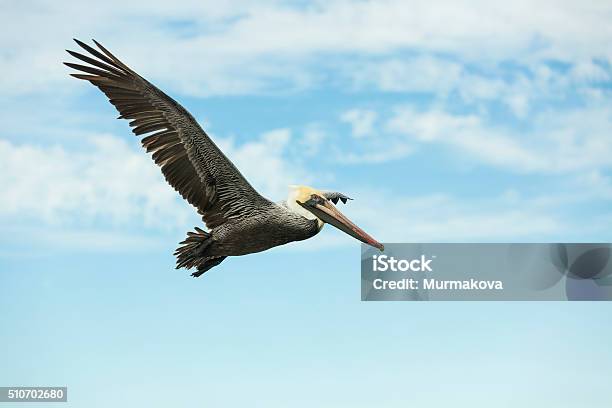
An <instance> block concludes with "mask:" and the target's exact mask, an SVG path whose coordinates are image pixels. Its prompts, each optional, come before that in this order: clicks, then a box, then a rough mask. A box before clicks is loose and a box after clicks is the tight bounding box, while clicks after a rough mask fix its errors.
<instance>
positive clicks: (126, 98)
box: [64, 39, 384, 277]
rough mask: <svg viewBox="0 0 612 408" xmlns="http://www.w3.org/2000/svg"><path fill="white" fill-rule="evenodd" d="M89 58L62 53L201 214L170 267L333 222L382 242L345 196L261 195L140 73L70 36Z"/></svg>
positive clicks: (298, 190)
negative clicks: (349, 211) (347, 210)
mask: <svg viewBox="0 0 612 408" xmlns="http://www.w3.org/2000/svg"><path fill="white" fill-rule="evenodd" d="M75 41H76V43H77V44H78V45H79V46H80V47H81V48H83V49H84V50H85V51H86V52H87V55H85V54H81V53H78V52H74V51H70V50H67V51H68V53H69V54H70V55H72V56H73V57H75V58H77V59H78V60H80V61H79V62H82V63H85V64H87V65H83V64H82V63H79V64H76V63H73V62H65V63H64V64H66V65H67V66H68V67H70V68H73V69H75V70H77V71H80V72H79V73H72V74H70V75H71V76H73V77H75V78H78V79H83V80H85V81H89V82H90V83H92V84H93V85H95V86H96V87H98V89H100V90H101V91H102V92H103V93H104V94H105V95H106V96H107V97H108V99H109V100H110V103H112V104H113V105H114V106H115V108H116V109H117V111H119V114H120V116H119V119H127V120H129V121H130V122H129V125H130V126H131V127H132V132H133V133H134V134H135V135H137V136H140V137H142V140H141V142H142V145H143V147H144V148H145V149H146V151H147V152H148V153H152V158H153V161H155V163H156V164H157V165H158V166H159V167H161V171H162V173H163V174H164V177H165V178H166V181H167V182H168V183H169V184H170V185H171V186H172V187H173V188H174V189H175V190H176V191H177V192H178V193H179V194H180V195H181V196H182V197H183V198H184V199H185V200H187V201H188V202H189V203H190V204H191V205H193V206H194V207H195V208H196V209H197V210H198V213H199V214H200V215H201V216H202V220H203V221H204V223H205V224H206V227H207V229H208V231H205V230H203V229H202V228H199V227H195V231H193V232H188V233H187V238H186V239H185V240H184V241H183V242H181V243H180V244H179V245H180V246H179V247H178V248H177V250H176V252H175V253H174V254H175V255H176V257H177V264H176V268H177V269H178V268H182V267H184V268H187V269H192V268H195V269H196V271H195V272H193V273H192V276H194V277H198V276H200V275H202V274H203V273H204V272H206V271H208V270H209V269H211V268H212V267H214V266H217V265H219V264H220V263H221V262H223V260H224V259H225V258H227V257H228V256H239V255H246V254H251V253H255V252H261V251H265V250H267V249H270V248H272V247H275V246H278V245H283V244H287V243H289V242H293V241H301V240H304V239H308V238H311V237H313V236H315V235H316V234H318V233H319V231H321V229H322V228H323V226H324V225H325V224H326V223H327V224H331V225H333V226H334V227H336V228H338V229H340V230H341V231H344V232H345V233H347V234H348V235H351V236H352V237H354V238H356V239H358V240H360V241H362V242H365V243H366V244H369V245H371V246H373V247H376V248H378V249H380V250H381V251H382V250H383V249H384V247H383V245H382V244H381V243H379V242H378V241H376V240H375V239H374V238H372V237H371V236H370V235H368V234H367V233H365V232H364V231H363V230H362V229H361V228H359V227H358V226H356V225H355V224H354V223H353V222H351V221H350V220H349V219H348V218H347V217H346V216H344V215H343V214H342V213H341V212H340V211H339V210H338V209H337V208H336V207H335V206H334V204H337V203H338V201H342V202H343V203H346V202H347V200H350V198H349V197H347V196H346V195H344V194H342V193H338V192H329V191H320V190H317V189H314V188H312V187H308V186H290V188H289V195H288V197H287V199H286V200H284V201H281V202H273V201H270V200H268V199H267V198H264V197H263V196H262V195H261V194H259V193H258V192H257V191H256V190H255V189H254V188H253V187H252V186H251V185H250V184H249V182H248V181H247V180H246V179H245V178H244V176H243V175H242V174H240V172H239V171H238V169H237V168H236V167H235V166H234V164H233V163H232V162H231V161H230V160H229V159H228V158H227V157H225V155H224V154H223V152H222V151H221V150H220V149H219V148H218V147H217V145H215V143H214V142H213V141H212V140H211V139H210V137H209V136H208V135H207V134H206V132H204V130H203V129H202V128H201V127H200V125H199V124H198V123H197V122H196V121H195V119H194V118H193V116H191V114H190V113H189V112H188V111H187V110H186V109H185V108H183V107H182V106H181V105H180V104H178V103H177V102H176V101H175V100H174V99H172V98H171V97H169V96H168V95H166V94H165V93H164V92H162V91H161V90H159V89H158V88H157V87H156V86H154V85H153V84H151V83H150V82H148V81H147V80H146V79H144V78H143V77H141V76H140V75H138V74H137V73H136V72H134V71H133V70H132V69H130V68H129V67H128V66H127V65H125V64H124V63H123V62H121V61H120V60H119V59H118V58H117V57H115V56H114V55H113V54H111V53H110V52H109V51H108V50H107V49H106V48H104V47H103V46H102V45H100V44H99V43H98V42H96V41H95V40H93V42H94V43H95V45H96V46H97V47H98V49H95V48H93V47H92V46H89V45H87V44H85V43H83V42H82V41H79V40H77V39H75Z"/></svg>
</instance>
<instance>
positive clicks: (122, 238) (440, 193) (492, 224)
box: [0, 0, 612, 407]
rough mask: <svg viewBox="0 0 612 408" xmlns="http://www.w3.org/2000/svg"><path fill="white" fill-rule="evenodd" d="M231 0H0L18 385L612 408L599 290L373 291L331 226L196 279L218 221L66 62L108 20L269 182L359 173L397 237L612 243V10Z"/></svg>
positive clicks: (218, 399) (370, 203)
mask: <svg viewBox="0 0 612 408" xmlns="http://www.w3.org/2000/svg"><path fill="white" fill-rule="evenodd" d="M216 3H217V2H212V1H193V2H191V1H175V2H171V3H168V2H150V1H149V2H140V1H135V2H129V4H127V3H126V2H119V1H115V0H112V1H107V2H104V4H96V5H95V6H94V5H91V4H86V3H77V2H68V1H55V2H48V1H38V2H33V3H27V4H26V3H23V4H21V3H20V4H17V3H14V4H9V3H7V4H4V5H1V6H0V23H2V26H3V31H2V34H0V50H1V51H0V70H1V72H2V73H3V75H2V76H1V77H0V89H1V92H2V98H0V119H2V123H3V128H2V131H1V132H0V155H1V156H2V160H1V161H0V183H1V184H2V185H3V186H5V188H3V189H1V191H0V221H1V222H0V231H1V233H0V243H1V247H0V310H2V313H0V324H2V327H3V328H4V330H3V331H2V333H3V335H2V336H0V346H2V347H0V350H1V351H0V359H1V361H2V362H3V364H2V367H3V369H1V370H0V385H20V384H24V385H30V384H32V385H34V384H39V385H44V384H62V385H63V384H65V385H68V387H69V393H70V402H69V404H68V405H69V406H75V407H81V406H83V407H84V406H87V407H95V406H101V407H102V406H110V405H113V406H133V405H147V406H152V407H154V406H160V407H161V406H168V405H170V404H172V405H176V406H194V405H195V406H211V405H213V406H228V407H231V406H244V405H247V404H248V405H250V406H262V407H273V406H287V405H288V404H289V403H290V404H291V405H292V406H312V405H314V404H316V405H318V406H330V407H332V406H333V407H338V406H351V407H356V406H371V405H373V404H376V405H380V406H388V407H395V406H398V407H399V406H405V405H406V403H408V402H411V403H413V404H414V405H415V406H421V407H439V406H445V407H446V406H457V407H463V406H466V407H467V406H470V407H474V406H490V405H491V403H492V401H499V404H495V405H496V406H501V407H504V406H508V407H510V406H516V405H527V406H531V405H539V406H555V407H574V406H590V407H604V406H605V407H608V406H610V402H611V397H610V396H609V393H608V392H607V389H608V386H609V384H608V381H606V379H607V378H609V373H610V369H611V368H612V353H611V352H610V351H609V350H610V349H609V347H608V343H609V340H608V339H609V338H610V337H611V336H612V330H611V329H610V325H609V324H607V323H606V322H607V321H608V320H609V315H610V312H611V311H612V310H611V308H610V307H609V306H608V305H606V304H589V303H584V304H578V303H574V304H569V303H567V304H562V303H549V304H537V303H499V304H491V303H486V304H485V303H452V304H450V303H449V304H444V303H440V304H435V303H425V304H412V303H388V304H371V303H361V302H360V301H359V294H360V292H359V283H360V282H359V246H358V243H357V242H356V241H354V240H352V239H350V238H348V237H346V236H344V235H342V234H341V233H338V232H336V231H333V230H332V228H329V227H328V228H325V229H324V230H323V231H322V233H321V234H320V235H319V236H317V237H315V238H314V239H312V240H310V241H307V242H303V243H297V244H293V245H288V246H286V247H280V248H276V249H273V250H271V251H269V252H266V253H262V254H257V255H252V256H248V257H241V258H235V259H229V260H227V261H225V262H224V263H223V264H221V265H220V266H219V267H216V268H215V269H214V270H212V271H211V272H210V273H207V274H206V275H204V276H203V277H202V278H200V279H196V280H194V279H192V278H190V277H189V276H188V274H187V273H185V272H184V271H175V270H174V269H173V265H174V259H173V257H172V252H173V250H174V248H175V246H176V244H177V243H178V241H180V240H182V239H183V237H184V235H185V232H186V231H187V230H190V229H191V228H192V227H193V226H194V225H199V220H198V217H197V216H196V214H195V213H194V211H193V210H192V209H191V208H190V207H189V206H188V205H187V204H186V203H184V202H183V201H181V200H180V199H179V197H178V196H177V195H176V194H175V193H174V192H173V191H172V189H171V188H169V187H168V186H167V185H166V184H165V183H164V181H163V178H162V176H161V174H160V172H159V170H158V169H157V168H156V167H155V166H154V165H153V164H152V162H151V160H150V159H149V158H148V157H147V155H146V154H145V153H144V152H142V151H141V149H140V147H139V143H138V141H137V139H136V138H135V137H133V136H132V135H131V133H130V132H129V129H128V126H127V124H126V123H123V122H120V121H117V120H114V118H115V117H116V116H117V114H116V113H115V111H114V110H113V108H112V106H110V104H108V102H107V101H106V100H105V98H104V97H103V95H101V94H100V93H99V92H98V91H97V90H96V89H95V88H93V87H91V86H89V85H88V84H86V83H81V82H79V81H76V80H73V79H71V78H69V77H68V76H67V72H68V70H67V69H66V67H64V66H62V65H61V61H64V60H66V59H67V58H68V56H67V54H65V52H64V49H66V48H71V49H74V48H75V47H76V46H75V45H73V43H72V41H71V38H73V37H77V38H80V39H83V40H87V39H89V38H96V39H97V40H98V41H100V42H102V43H103V44H104V45H105V46H106V47H107V48H109V49H110V50H112V51H113V52H114V53H115V54H116V55H118V56H119V57H120V58H122V59H123V60H124V62H126V63H127V64H128V65H130V66H131V67H132V68H134V69H135V70H136V71H137V72H139V73H140V74H141V75H143V76H144V77H146V78H147V79H149V80H151V81H152V82H154V83H155V84H157V85H158V86H159V87H160V88H162V89H163V90H165V91H166V92H167V93H169V94H170V95H172V96H173V97H175V98H176V99H178V100H179V101H180V102H181V103H182V104H183V105H184V106H185V107H186V108H187V109H188V110H190V111H191V112H192V113H193V114H194V116H195V117H196V118H197V119H198V120H199V121H200V123H201V124H202V125H203V127H204V128H205V129H206V130H207V131H208V132H209V134H211V136H212V137H213V138H214V140H215V141H216V142H217V143H218V145H219V146H220V147H221V148H222V149H223V150H224V151H225V152H226V153H227V155H228V156H229V157H230V158H231V159H232V160H233V161H234V162H235V163H236V164H237V166H238V167H239V168H240V169H241V171H242V172H243V174H244V175H245V176H246V177H247V178H248V179H249V180H250V181H251V183H252V184H253V185H254V186H255V187H256V188H257V189H259V190H260V191H261V192H262V193H264V194H265V195H267V196H268V197H270V198H272V199H275V200H280V199H283V198H284V197H286V194H287V186H288V185H289V184H310V185H313V186H315V187H317V188H322V189H334V190H338V191H341V192H343V193H345V194H347V195H349V196H351V197H353V198H355V200H354V201H352V202H350V204H349V205H347V206H346V207H344V208H343V210H344V212H345V213H346V214H347V215H349V216H350V217H351V218H352V219H354V220H355V221H356V222H358V224H361V225H363V226H364V229H366V230H367V231H368V232H371V233H372V235H373V236H374V237H376V238H377V239H379V240H380V241H382V242H542V241H543V242H548V241H550V242H575V241H578V242H593V241H602V242H609V241H610V239H611V238H610V232H609V225H610V222H611V221H612V212H610V203H611V201H612V178H611V177H612V172H611V171H610V170H611V167H612V141H611V136H610V135H611V133H612V132H611V131H612V110H611V107H612V104H611V102H612V91H611V89H612V88H611V86H612V65H611V59H612V48H611V45H610V44H612V41H611V40H612V26H611V25H610V23H609V21H610V17H611V16H612V7H610V5H609V4H607V2H538V3H537V4H531V3H532V2H521V1H519V2H513V3H512V4H509V3H506V2H500V3H491V2H481V1H469V2H441V1H438V2H394V1H383V2H376V3H374V2H367V1H359V2H348V1H331V2H313V3H309V2H258V4H257V5H255V4H253V3H252V2H224V4H223V5H219V4H216ZM26 28H27V29H26ZM17 32H18V33H20V34H19V35H18V36H15V35H14V33H17ZM6 186H8V188H7V187H6Z"/></svg>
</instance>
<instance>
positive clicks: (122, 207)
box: [0, 129, 308, 236]
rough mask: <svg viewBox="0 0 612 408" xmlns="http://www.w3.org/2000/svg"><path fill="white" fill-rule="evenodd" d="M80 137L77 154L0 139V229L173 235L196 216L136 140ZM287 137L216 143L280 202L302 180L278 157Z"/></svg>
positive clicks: (281, 133) (278, 133) (284, 133)
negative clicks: (27, 225)
mask: <svg viewBox="0 0 612 408" xmlns="http://www.w3.org/2000/svg"><path fill="white" fill-rule="evenodd" d="M86 138H87V140H88V141H89V142H88V143H86V144H85V146H84V147H83V149H81V150H66V149H65V148H63V147H61V146H47V147H43V146H39V145H33V144H13V143H11V142H8V141H6V140H4V139H0V156H1V157H3V158H4V159H3V160H2V161H1V162H0V184H1V185H3V186H8V188H6V187H5V188H3V189H2V190H1V191H0V218H1V219H2V220H3V221H4V224H5V225H4V227H5V228H8V227H9V226H10V225H11V223H12V220H14V219H17V220H20V222H27V221H32V222H35V223H37V224H38V223H41V225H46V226H50V227H57V230H58V231H61V228H62V227H64V228H67V229H68V232H69V230H70V229H71V228H78V229H81V228H85V227H86V228H98V229H102V230H104V229H105V228H107V227H108V228H111V227H112V228H119V227H125V228H128V227H133V226H135V225H136V226H144V227H150V228H154V229H157V230H161V231H164V230H165V231H174V230H177V229H188V228H190V227H191V226H192V225H191V223H192V222H194V220H197V219H198V217H197V216H195V210H194V209H192V208H191V206H190V205H188V204H187V203H186V202H184V201H183V200H182V199H181V198H180V196H179V195H178V193H176V192H174V190H173V189H172V188H171V187H170V186H169V185H168V184H166V182H165V181H164V179H163V177H162V175H161V172H160V171H159V169H158V168H157V166H155V164H154V163H153V162H152V161H151V159H150V158H149V157H147V154H145V153H144V152H143V151H141V149H139V148H137V147H136V144H137V142H136V141H135V140H134V143H133V145H130V144H128V143H127V142H126V141H124V140H123V139H119V138H117V137H115V136H111V135H89V136H87V137H86ZM290 138H291V134H290V131H289V130H287V129H279V130H275V131H271V132H267V133H264V134H263V135H261V137H260V138H259V139H257V140H254V141H251V142H248V143H244V144H241V145H236V144H235V143H234V142H233V141H232V140H231V139H220V138H216V140H217V142H218V144H219V146H221V148H222V149H223V150H224V152H225V153H226V155H227V156H228V157H229V158H230V159H231V160H232V161H233V162H234V163H235V164H236V166H237V167H238V168H239V169H241V171H242V173H243V174H244V175H245V177H246V178H247V179H248V180H249V181H250V182H251V183H252V184H253V185H254V186H255V188H257V189H258V190H259V191H260V192H261V193H262V194H264V195H267V196H269V197H270V198H271V199H273V200H280V199H283V198H284V197H285V196H286V194H287V186H288V185H289V184H291V183H295V182H296V181H302V182H305V183H306V182H308V178H306V180H304V179H303V177H305V176H304V174H306V172H303V171H302V170H301V168H300V166H299V165H295V164H293V165H290V163H289V162H288V161H286V160H285V154H286V148H287V145H288V143H289V140H290ZM300 178H302V180H300ZM61 232H62V236H73V235H74V234H72V235H71V234H68V235H66V234H67V233H68V232H67V231H61Z"/></svg>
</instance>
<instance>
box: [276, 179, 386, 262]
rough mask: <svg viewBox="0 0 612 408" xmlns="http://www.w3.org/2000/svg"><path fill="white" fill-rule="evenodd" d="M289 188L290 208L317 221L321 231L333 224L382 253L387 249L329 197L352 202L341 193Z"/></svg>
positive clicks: (309, 188) (300, 187)
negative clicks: (348, 216) (324, 226)
mask: <svg viewBox="0 0 612 408" xmlns="http://www.w3.org/2000/svg"><path fill="white" fill-rule="evenodd" d="M289 188H290V191H289V197H288V199H287V205H288V206H289V208H290V209H292V210H293V211H295V212H296V213H298V214H300V215H302V216H303V217H306V218H308V219H311V220H314V219H316V220H317V222H318V225H319V230H320V229H321V228H323V225H324V224H331V225H333V226H334V227H336V228H338V229H339V230H340V231H343V232H345V233H346V234H348V235H350V236H352V237H353V238H356V239H358V240H359V241H361V242H364V243H366V244H368V245H371V246H373V247H375V248H378V249H380V250H381V251H383V250H384V249H385V248H384V246H383V244H381V243H380V242H378V241H376V240H375V239H374V238H372V237H371V236H370V235H368V234H367V233H366V232H365V231H364V230H362V229H361V228H359V227H358V226H357V225H355V224H354V223H353V222H352V221H351V220H349V219H348V218H347V217H346V216H345V215H344V214H342V213H341V212H340V211H339V210H338V209H337V208H336V206H335V205H333V204H332V202H331V201H330V199H328V198H327V197H330V196H334V197H336V198H335V202H338V198H340V199H341V200H342V201H343V202H346V200H347V199H349V200H350V198H348V197H346V196H344V195H342V194H339V193H325V192H323V191H320V190H317V189H314V188H312V187H308V186H295V185H293V186H289ZM296 204H297V205H296Z"/></svg>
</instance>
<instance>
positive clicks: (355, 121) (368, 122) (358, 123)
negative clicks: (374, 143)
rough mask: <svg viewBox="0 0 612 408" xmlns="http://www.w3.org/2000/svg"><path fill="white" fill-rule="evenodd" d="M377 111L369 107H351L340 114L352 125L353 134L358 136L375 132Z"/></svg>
mask: <svg viewBox="0 0 612 408" xmlns="http://www.w3.org/2000/svg"><path fill="white" fill-rule="evenodd" d="M377 116H378V115H377V113H376V112H374V111H371V110H367V109H351V110H349V111H346V112H344V113H343V114H342V115H341V116H340V120H341V121H342V122H345V123H348V124H350V125H351V129H352V134H353V136H354V137H356V138H361V137H365V136H368V135H372V133H374V132H375V129H374V124H375V123H376V119H377Z"/></svg>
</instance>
